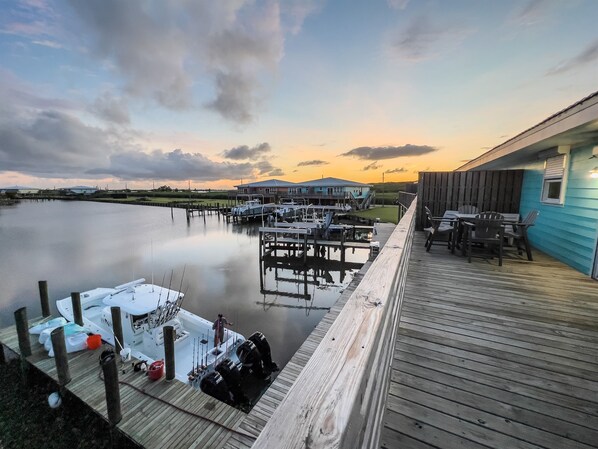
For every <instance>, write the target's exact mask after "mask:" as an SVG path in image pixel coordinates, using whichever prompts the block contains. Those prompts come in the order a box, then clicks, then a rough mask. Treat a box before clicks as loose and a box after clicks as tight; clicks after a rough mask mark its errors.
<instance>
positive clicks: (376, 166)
mask: <svg viewBox="0 0 598 449" xmlns="http://www.w3.org/2000/svg"><path fill="white" fill-rule="evenodd" d="M380 167H382V166H381V165H378V164H377V163H376V162H372V163H371V164H369V165H366V166H365V167H363V168H362V169H361V170H362V171H369V170H378V169H379V168H380Z"/></svg>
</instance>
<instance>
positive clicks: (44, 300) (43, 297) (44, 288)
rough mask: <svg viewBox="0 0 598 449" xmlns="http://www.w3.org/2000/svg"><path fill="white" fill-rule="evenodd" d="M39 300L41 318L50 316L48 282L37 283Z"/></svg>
mask: <svg viewBox="0 0 598 449" xmlns="http://www.w3.org/2000/svg"><path fill="white" fill-rule="evenodd" d="M38 285H39V300H40V302H41V305H42V316H43V317H44V318H45V317H47V316H50V315H51V313H50V300H49V299H48V281H39V282H38Z"/></svg>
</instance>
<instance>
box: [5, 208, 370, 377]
mask: <svg viewBox="0 0 598 449" xmlns="http://www.w3.org/2000/svg"><path fill="white" fill-rule="evenodd" d="M258 228H259V225H237V224H232V223H226V221H225V220H223V219H222V218H220V219H219V218H218V216H217V215H212V216H207V217H205V219H204V217H197V216H195V217H192V218H191V219H190V220H189V222H188V223H187V220H186V217H185V211H184V210H176V209H175V210H174V211H173V216H172V217H171V211H170V210H169V209H168V208H161V207H146V206H127V205H120V204H101V203H88V202H60V201H51V202H22V203H20V204H19V205H18V206H16V207H10V208H0V273H2V274H3V292H2V296H1V297H0V325H1V326H6V325H8V324H11V323H12V320H13V312H14V310H16V309H17V308H19V307H21V306H23V305H26V306H27V307H28V309H29V316H30V317H34V316H38V315H40V314H41V310H40V306H39V299H38V297H39V294H38V291H37V281H38V280H41V279H46V280H48V287H49V293H50V298H51V299H53V300H56V299H60V298H63V297H67V296H69V294H70V292H71V291H84V290H89V289H92V288H95V287H97V286H104V287H110V286H114V285H118V284H122V283H125V282H128V281H130V280H133V279H136V278H139V277H145V278H146V279H147V280H148V281H151V279H152V276H153V277H154V283H156V284H160V283H161V282H162V281H163V280H164V282H165V283H166V284H167V283H168V282H170V276H171V273H172V285H173V286H177V287H178V286H179V285H180V283H181V277H182V274H183V270H184V271H185V278H184V279H183V280H182V285H183V290H185V289H186V290H187V295H186V298H185V303H184V308H186V309H188V310H190V311H192V312H194V313H197V314H199V315H201V316H203V317H206V318H208V319H212V318H213V317H216V315H217V314H218V313H224V314H225V315H226V316H228V317H229V318H230V319H231V321H233V322H234V323H235V330H236V331H238V332H240V333H242V334H244V335H246V336H248V335H250V334H251V333H253V332H254V331H256V330H260V331H262V332H263V333H264V334H265V335H266V336H267V338H268V340H269V341H270V342H271V345H272V350H273V356H274V358H275V359H276V360H277V361H278V362H279V365H281V366H283V365H284V364H286V362H287V361H288V360H289V359H290V357H291V356H292V355H293V354H294V352H295V351H296V350H297V349H298V348H299V346H300V345H301V343H302V342H303V341H304V340H305V338H306V337H307V335H309V333H310V332H311V330H312V329H313V328H314V327H315V326H316V325H317V323H318V322H319V321H320V319H321V318H322V317H323V315H324V314H325V313H326V310H327V309H328V308H329V307H331V306H332V305H333V304H334V302H335V301H336V299H337V298H338V296H339V295H340V293H341V292H342V291H343V290H344V288H346V286H347V285H348V283H349V282H350V280H351V279H352V277H353V274H354V272H355V271H356V269H357V268H358V267H359V266H360V264H361V263H363V261H365V260H366V259H367V254H366V253H365V252H363V251H357V252H355V253H354V254H353V253H351V252H349V251H347V255H346V261H345V264H344V265H343V267H341V266H340V265H339V263H340V262H338V261H336V262H324V261H322V260H317V259H318V258H313V259H312V260H310V264H311V263H313V266H312V267H311V268H310V269H305V268H303V267H297V266H292V264H289V261H286V262H285V261H268V265H267V266H262V267H260V263H259V251H258V244H259V239H258ZM332 257H333V258H335V254H332ZM283 262H284V263H286V265H285V264H284V263H283ZM327 264H328V265H327ZM335 264H336V265H335ZM341 268H342V269H341ZM260 274H261V276H260ZM295 280H297V281H298V282H295ZM306 291H307V295H309V298H310V299H306V296H304V297H290V296H289V295H285V293H294V292H297V293H299V294H301V295H305V294H306ZM52 310H53V312H54V313H55V312H56V309H55V307H54V305H53V304H52Z"/></svg>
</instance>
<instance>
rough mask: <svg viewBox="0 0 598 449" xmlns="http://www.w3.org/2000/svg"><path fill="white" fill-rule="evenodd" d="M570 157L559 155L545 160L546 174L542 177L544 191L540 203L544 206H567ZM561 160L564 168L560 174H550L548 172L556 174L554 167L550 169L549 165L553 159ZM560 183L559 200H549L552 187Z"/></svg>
mask: <svg viewBox="0 0 598 449" xmlns="http://www.w3.org/2000/svg"><path fill="white" fill-rule="evenodd" d="M568 156H569V155H568V154H559V155H557V156H553V157H549V158H546V159H545V160H544V174H543V176H542V190H541V194H540V201H541V202H542V203H544V204H552V205H556V206H562V205H563V204H565V192H566V189H567V173H568V171H569V170H568V168H569V157H568ZM557 158H558V159H561V160H562V167H561V169H560V173H548V174H547V171H550V170H552V171H553V172H554V167H552V168H550V167H549V164H550V161H551V159H552V160H555V159H557ZM557 182H560V184H561V187H560V189H559V196H558V198H549V197H548V194H549V191H550V185H551V184H554V183H557Z"/></svg>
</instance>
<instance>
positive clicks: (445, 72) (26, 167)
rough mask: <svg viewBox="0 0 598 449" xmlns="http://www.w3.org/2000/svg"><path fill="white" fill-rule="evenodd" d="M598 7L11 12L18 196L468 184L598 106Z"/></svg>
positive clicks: (97, 4) (300, 5)
mask: <svg viewBox="0 0 598 449" xmlns="http://www.w3.org/2000/svg"><path fill="white" fill-rule="evenodd" d="M597 20H598V1H596V0H567V1H560V0H554V1H552V0H531V1H526V0H520V1H508V0H501V1H495V0H468V1H466V0H430V1H425V0H422V1H420V0H363V1H357V0H345V1H341V0H338V1H316V0H307V1H299V0H289V1H284V0H280V1H274V0H272V1H267V0H266V1H260V0H255V1H251V0H231V1H213V0H181V1H177V0H156V1H152V0H147V1H136V0H127V1H117V0H85V1H81V0H72V1H61V0H57V1H53V0H26V1H10V0H2V1H0V98H1V102H0V187H6V186H12V185H21V186H31V187H53V186H55V187H65V186H74V185H90V186H99V187H100V188H105V187H106V186H108V187H109V188H121V187H124V185H125V183H127V185H128V187H129V188H151V187H152V185H153V184H154V183H155V185H156V187H157V186H158V185H164V184H168V185H170V186H172V187H175V186H176V187H185V188H186V187H187V186H188V182H189V181H190V182H191V187H192V188H208V187H209V188H229V187H232V186H233V185H235V184H239V183H240V182H241V181H243V182H251V181H258V180H264V179H270V178H279V179H285V180H289V181H302V180H310V179H315V178H320V177H322V176H324V177H327V176H334V177H339V178H345V179H351V180H355V181H361V182H380V181H382V178H383V176H384V179H385V181H387V182H388V181H405V180H414V179H416V178H417V172H418V171H420V170H452V169H455V168H456V167H458V166H460V165H462V163H463V162H464V161H466V160H469V159H472V158H474V157H476V156H478V155H480V154H481V153H483V152H485V151H487V150H488V149H490V148H492V147H494V146H495V145H498V144H500V143H501V142H503V141H505V140H507V139H508V138H510V137H512V136H514V135H515V134H518V133H519V132H521V131H523V130H525V129H526V128H529V127H530V126H533V125H535V124H536V123H538V122H540V121H541V120H543V119H544V118H546V117H548V116H549V115H551V114H553V113H555V112H557V111H558V110H560V109H562V108H564V107H566V106H568V105H570V104H572V103H574V102H575V101H577V100H579V99H581V98H582V97H584V96H586V95H588V94H590V93H592V92H594V91H596V90H598V82H597V81H598V27H597V26H596V22H597Z"/></svg>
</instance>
